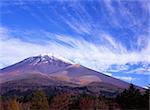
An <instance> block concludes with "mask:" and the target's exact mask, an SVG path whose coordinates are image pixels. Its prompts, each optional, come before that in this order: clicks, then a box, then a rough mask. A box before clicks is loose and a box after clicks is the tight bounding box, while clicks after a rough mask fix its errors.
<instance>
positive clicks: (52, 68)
mask: <svg viewBox="0 0 150 110" xmlns="http://www.w3.org/2000/svg"><path fill="white" fill-rule="evenodd" d="M0 83H1V85H0V86H1V88H2V92H1V93H5V92H6V90H7V91H9V90H11V89H13V88H14V89H17V88H16V87H20V88H22V89H23V88H26V89H28V88H30V89H32V88H38V87H48V86H51V87H52V86H53V87H55V86H61V87H63V86H65V87H66V88H67V87H71V88H82V87H86V88H87V90H88V91H91V92H94V93H100V91H101V92H104V93H105V92H106V93H110V94H114V95H115V94H116V93H118V92H120V91H122V90H123V89H125V88H128V87H129V83H127V82H124V81H121V80H119V79H116V78H113V77H110V76H107V75H105V74H103V73H100V72H97V71H94V70H92V69H89V68H86V67H84V66H82V65H79V64H71V63H68V62H65V61H63V60H60V59H58V58H55V57H53V56H52V57H50V56H48V55H44V56H41V55H40V56H34V57H29V58H27V59H25V60H23V61H20V62H18V63H16V64H14V65H11V66H8V67H6V68H3V69H1V71H0ZM6 88H7V89H6ZM66 88H64V89H66ZM137 88H139V89H141V90H142V88H140V87H137ZM62 89H63V88H62Z"/></svg>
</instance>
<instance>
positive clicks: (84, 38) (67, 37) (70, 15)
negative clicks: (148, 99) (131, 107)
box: [0, 0, 150, 87]
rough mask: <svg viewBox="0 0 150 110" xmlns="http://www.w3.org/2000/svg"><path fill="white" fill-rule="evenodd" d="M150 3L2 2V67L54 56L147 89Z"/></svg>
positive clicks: (121, 0) (100, 0) (140, 0)
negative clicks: (36, 57)
mask: <svg viewBox="0 0 150 110" xmlns="http://www.w3.org/2000/svg"><path fill="white" fill-rule="evenodd" d="M148 5H149V2H148V0H133V1H128V0H94V1H91V0H89V1H85V0H78V1H76V0H73V1H69V0H57V1H56V0H52V1H51V2H50V0H11V1H10V0H1V3H0V53H1V54H0V57H1V59H0V68H3V67H6V66H8V65H11V64H13V63H16V62H18V61H20V60H22V59H24V58H26V57H29V56H34V55H40V54H49V55H52V54H53V55H54V56H56V57H59V58H62V59H65V60H66V61H71V62H73V63H79V64H81V65H84V66H86V67H89V68H91V69H95V70H97V71H100V72H103V73H104V74H107V75H110V76H113V77H116V78H119V79H122V80H125V81H128V82H130V83H134V84H137V85H140V86H143V87H144V86H147V85H148V83H149V75H150V36H149V25H150V23H149V9H148Z"/></svg>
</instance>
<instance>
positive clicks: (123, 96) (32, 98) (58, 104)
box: [0, 84, 149, 110]
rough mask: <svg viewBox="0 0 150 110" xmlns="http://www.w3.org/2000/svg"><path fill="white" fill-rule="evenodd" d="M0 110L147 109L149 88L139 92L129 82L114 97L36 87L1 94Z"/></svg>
mask: <svg viewBox="0 0 150 110" xmlns="http://www.w3.org/2000/svg"><path fill="white" fill-rule="evenodd" d="M0 108H1V110H135V109H136V110H149V89H146V90H145V92H144V93H141V92H140V91H139V90H138V89H136V88H135V87H134V85H133V84H130V87H129V88H128V89H125V90H124V91H122V92H121V93H120V94H118V95H117V96H116V97H115V98H108V97H105V96H101V95H99V96H97V95H94V94H93V95H89V94H86V93H82V94H72V93H67V92H66V93H65V92H64V93H60V94H56V95H53V96H51V95H48V94H45V92H44V90H42V89H37V90H35V91H34V92H33V93H32V94H31V95H28V94H26V95H24V96H17V95H14V96H1V97H0Z"/></svg>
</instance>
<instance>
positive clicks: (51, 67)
mask: <svg viewBox="0 0 150 110" xmlns="http://www.w3.org/2000/svg"><path fill="white" fill-rule="evenodd" d="M69 65H71V63H68V62H65V61H63V60H61V59H58V58H56V57H54V56H48V55H39V56H33V57H29V58H27V59H24V60H23V61H21V62H18V63H16V64H14V65H11V66H8V67H6V68H3V69H2V72H9V71H12V70H13V71H14V70H19V71H22V72H26V71H31V72H32V71H34V72H41V73H53V72H56V71H59V70H61V69H64V68H66V67H67V66H69Z"/></svg>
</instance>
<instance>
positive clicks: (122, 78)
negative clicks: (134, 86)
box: [114, 76, 137, 83]
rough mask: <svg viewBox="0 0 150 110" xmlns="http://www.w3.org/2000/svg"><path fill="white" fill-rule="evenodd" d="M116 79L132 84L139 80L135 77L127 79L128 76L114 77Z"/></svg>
mask: <svg viewBox="0 0 150 110" xmlns="http://www.w3.org/2000/svg"><path fill="white" fill-rule="evenodd" d="M114 77H115V78H118V79H121V80H124V81H128V82H130V83H132V81H134V80H137V78H134V77H127V76H114Z"/></svg>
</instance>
